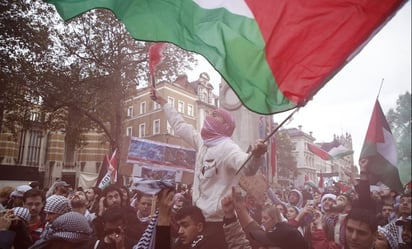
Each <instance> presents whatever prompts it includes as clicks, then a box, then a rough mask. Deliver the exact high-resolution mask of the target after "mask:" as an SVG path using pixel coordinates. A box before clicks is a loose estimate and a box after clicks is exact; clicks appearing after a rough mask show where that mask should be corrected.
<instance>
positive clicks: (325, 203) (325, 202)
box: [323, 198, 336, 212]
mask: <svg viewBox="0 0 412 249" xmlns="http://www.w3.org/2000/svg"><path fill="white" fill-rule="evenodd" d="M335 203H336V202H335V200H334V199H332V198H325V199H324V200H323V210H325V212H328V211H330V210H331V207H332V205H334V204H335Z"/></svg>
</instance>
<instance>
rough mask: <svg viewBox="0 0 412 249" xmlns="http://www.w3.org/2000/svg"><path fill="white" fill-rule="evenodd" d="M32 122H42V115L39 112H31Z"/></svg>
mask: <svg viewBox="0 0 412 249" xmlns="http://www.w3.org/2000/svg"><path fill="white" fill-rule="evenodd" d="M30 121H37V122H38V121H40V114H39V113H38V112H30Z"/></svg>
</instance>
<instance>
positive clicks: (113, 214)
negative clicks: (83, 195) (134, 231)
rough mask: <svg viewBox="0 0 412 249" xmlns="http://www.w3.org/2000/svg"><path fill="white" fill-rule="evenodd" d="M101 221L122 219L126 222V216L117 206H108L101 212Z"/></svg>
mask: <svg viewBox="0 0 412 249" xmlns="http://www.w3.org/2000/svg"><path fill="white" fill-rule="evenodd" d="M102 218H103V222H104V223H106V222H116V221H118V220H122V221H123V223H124V224H126V217H125V212H124V209H123V208H121V207H118V206H114V207H110V208H108V209H106V210H105V211H104V212H103V215H102Z"/></svg>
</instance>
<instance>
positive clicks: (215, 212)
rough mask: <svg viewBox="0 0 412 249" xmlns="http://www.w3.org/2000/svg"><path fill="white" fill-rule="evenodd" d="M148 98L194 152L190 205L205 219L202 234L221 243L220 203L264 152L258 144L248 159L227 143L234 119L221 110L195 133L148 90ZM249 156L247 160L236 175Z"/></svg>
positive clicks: (255, 166)
mask: <svg viewBox="0 0 412 249" xmlns="http://www.w3.org/2000/svg"><path fill="white" fill-rule="evenodd" d="M151 98H152V100H154V101H155V102H157V103H158V104H160V105H161V106H162V109H163V111H164V113H165V114H166V116H167V119H168V121H169V124H170V125H171V126H172V128H173V129H174V132H175V134H176V135H178V136H180V137H181V138H182V139H183V140H185V141H186V142H187V143H188V144H189V145H190V146H191V147H192V148H194V149H195V150H196V151H197V154H196V164H195V174H194V182H193V204H194V205H196V206H197V207H199V208H200V209H201V210H202V212H203V214H204V216H205V218H206V228H205V231H206V232H208V231H212V232H213V234H215V235H216V236H217V237H216V238H217V239H221V241H225V240H224V233H223V228H222V220H223V210H222V207H221V199H222V198H223V197H225V196H227V195H228V194H230V193H231V188H232V186H235V185H237V184H238V182H239V178H240V176H242V175H249V176H250V175H254V174H255V173H256V171H257V170H258V169H259V167H260V166H261V165H262V164H264V162H265V160H264V158H263V157H262V155H263V154H264V153H265V152H266V145H265V144H264V143H263V141H262V140H258V141H256V143H255V144H254V145H253V146H252V149H251V155H249V154H248V153H246V152H244V151H242V150H241V149H240V147H239V146H238V145H237V144H236V143H235V142H234V141H233V140H232V139H231V136H232V134H233V131H234V129H235V127H236V125H235V121H234V118H233V116H232V115H231V114H230V113H229V112H227V111H225V110H223V109H216V110H214V111H213V112H212V113H210V114H209V115H207V116H206V118H205V121H204V124H203V128H202V130H201V132H200V133H199V132H198V131H197V130H196V129H195V128H194V127H193V126H192V125H190V124H187V123H186V122H185V121H184V119H183V117H182V116H181V115H180V114H179V113H178V112H177V111H176V110H175V109H174V108H173V107H172V106H171V105H170V104H168V103H167V101H166V100H165V99H164V98H163V97H162V96H159V95H157V93H156V90H155V89H152V90H151ZM249 156H251V160H248V162H247V163H246V165H245V167H244V168H243V169H242V170H241V171H240V173H239V174H236V172H237V171H238V170H239V168H240V167H241V166H242V165H243V164H244V162H245V161H246V160H247V158H248V157H249Z"/></svg>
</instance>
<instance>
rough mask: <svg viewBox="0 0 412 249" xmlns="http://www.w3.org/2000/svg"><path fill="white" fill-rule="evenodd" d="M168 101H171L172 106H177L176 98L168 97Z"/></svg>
mask: <svg viewBox="0 0 412 249" xmlns="http://www.w3.org/2000/svg"><path fill="white" fill-rule="evenodd" d="M167 102H168V103H170V105H171V106H173V107H174V106H175V99H174V98H172V97H167Z"/></svg>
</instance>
